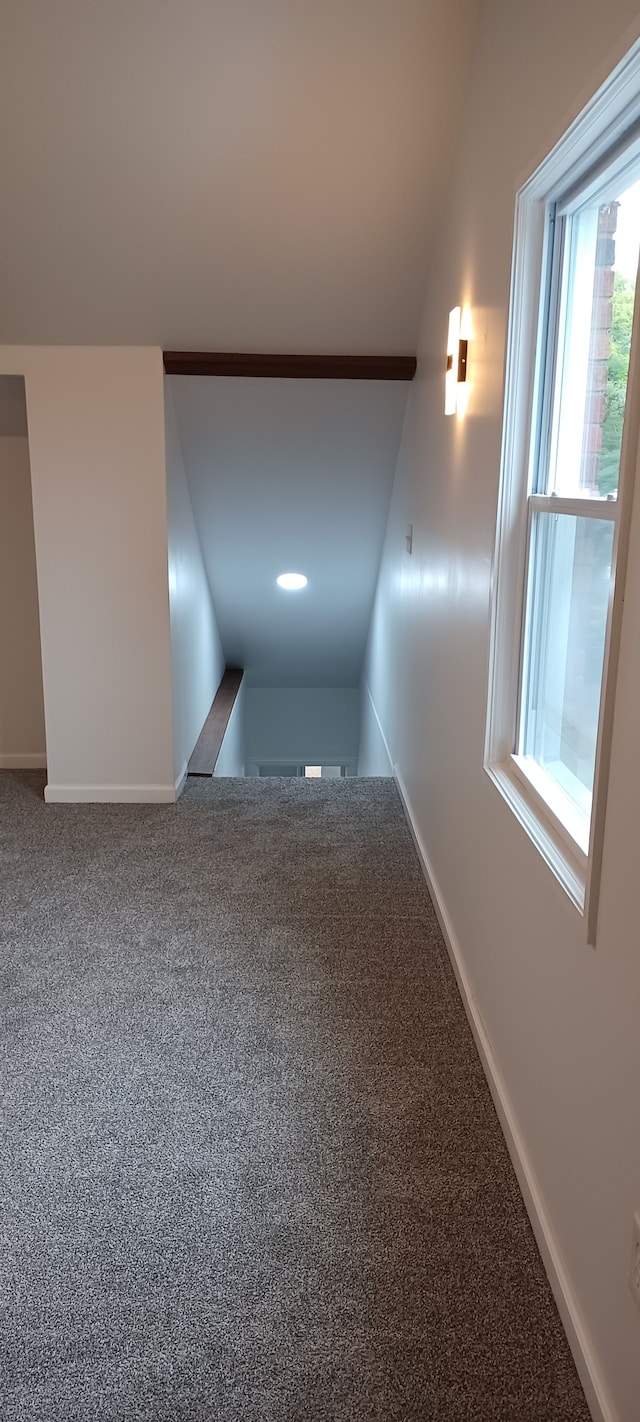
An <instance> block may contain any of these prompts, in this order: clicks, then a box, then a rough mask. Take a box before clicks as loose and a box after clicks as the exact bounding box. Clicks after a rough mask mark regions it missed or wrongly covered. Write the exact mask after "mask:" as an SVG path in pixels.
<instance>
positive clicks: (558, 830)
mask: <svg viewBox="0 0 640 1422" xmlns="http://www.w3.org/2000/svg"><path fill="white" fill-rule="evenodd" d="M521 759H523V758H521V757H516V756H513V755H510V756H508V757H507V759H506V760H504V761H502V762H500V763H499V764H494V765H487V766H486V767H485V769H486V771H487V774H488V776H489V778H490V779H491V780H492V781H493V783H494V785H495V786H496V789H497V790H499V792H500V794H501V795H502V797H503V799H504V800H506V802H507V804H508V806H509V809H510V810H512V812H513V814H514V815H515V817H516V819H517V820H518V821H519V823H520V824H521V825H522V828H523V829H524V830H525V832H526V833H527V834H528V836H529V838H530V839H531V840H532V841H533V843H534V844H535V846H536V849H537V850H538V852H539V853H540V854H541V855H542V858H543V859H544V861H545V863H546V864H548V866H549V868H550V869H551V871H552V873H553V874H555V877H556V879H557V880H558V881H559V883H560V884H561V885H562V887H563V889H564V890H565V893H566V894H567V895H568V896H569V898H570V899H571V902H572V904H574V906H575V907H576V908H577V909H578V911H579V913H581V914H583V913H584V908H585V896H586V883H587V867H588V861H587V856H586V854H585V853H584V851H583V849H582V848H581V847H580V845H579V844H577V843H576V841H575V840H574V839H573V837H572V836H571V834H570V833H569V832H568V830H567V829H566V828H565V826H563V825H562V824H561V822H560V820H559V819H557V817H556V816H555V815H554V814H553V812H552V811H551V810H550V808H549V806H548V804H547V803H546V801H545V800H544V799H543V797H542V795H541V794H539V792H538V790H537V789H536V788H535V786H534V784H533V782H532V779H531V778H530V776H529V775H528V774H527V773H526V771H525V769H523V767H522V766H521V765H520V764H519V763H518V762H519V760H521Z"/></svg>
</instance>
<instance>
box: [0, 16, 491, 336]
mask: <svg viewBox="0 0 640 1422" xmlns="http://www.w3.org/2000/svg"><path fill="white" fill-rule="evenodd" d="M473 9H474V0H91V2H90V0H4V3H3V4H2V23H1V26H0V28H1V42H0V173H1V177H2V224H1V231H0V342H4V343H14V342H18V343H19V342H23V343H36V344H40V343H44V344H48V343H54V344H55V343H60V344H65V343H76V342H77V343H80V344H116V345H117V344H154V345H161V346H164V347H165V348H167V347H170V348H176V347H183V348H184V347H186V348H189V347H191V348H196V347H200V348H204V349H217V350H250V351H276V352H277V351H301V352H303V351H308V352H329V353H332V354H335V353H340V352H345V353H350V354H366V353H372V354H392V353H405V352H406V353H409V354H410V353H412V352H414V351H415V345H416V338H417V330H418V320H419V312H420V305H421V301H422V297H423V289H424V283H425V272H426V262H427V254H428V245H429V238H430V234H431V232H432V231H433V228H434V224H435V223H436V222H437V217H438V199H439V193H440V179H441V177H442V175H443V171H444V165H445V163H446V161H447V156H448V152H449V141H450V134H451V122H452V120H453V119H454V118H455V105H456V97H457V93H458V92H459V86H460V84H461V83H462V82H463V79H464V75H465V69H466V60H467V54H468V47H469V35H470V22H471V15H472V11H473Z"/></svg>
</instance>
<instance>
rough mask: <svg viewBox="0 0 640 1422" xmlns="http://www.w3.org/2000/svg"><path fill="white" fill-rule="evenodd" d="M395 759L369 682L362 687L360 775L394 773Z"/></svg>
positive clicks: (359, 748)
mask: <svg viewBox="0 0 640 1422" xmlns="http://www.w3.org/2000/svg"><path fill="white" fill-rule="evenodd" d="M392 774H393V761H392V759H391V752H390V750H389V746H388V744H387V741H386V738H385V735H384V731H383V729H382V724H381V722H380V718H379V716H378V714H377V712H376V708H375V706H374V704H373V701H372V699H371V692H370V690H369V686H368V683H366V682H365V683H363V685H362V686H361V688H360V742H359V746H358V775H369V776H371V775H392Z"/></svg>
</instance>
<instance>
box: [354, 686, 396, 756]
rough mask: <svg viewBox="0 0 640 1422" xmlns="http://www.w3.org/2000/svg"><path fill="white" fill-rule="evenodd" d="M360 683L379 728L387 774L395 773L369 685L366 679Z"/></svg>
mask: <svg viewBox="0 0 640 1422" xmlns="http://www.w3.org/2000/svg"><path fill="white" fill-rule="evenodd" d="M362 685H363V688H364V690H365V691H366V693H367V696H368V698H369V705H370V707H371V710H372V712H373V716H374V720H375V723H376V726H377V727H378V730H379V732H380V739H381V741H382V745H383V748H384V753H385V755H386V757H387V760H388V762H389V774H390V775H394V774H395V771H394V767H393V756H392V754H391V751H390V750H389V742H388V741H387V738H386V736H385V733H384V731H383V729H382V721H381V720H380V717H379V715H378V712H377V710H376V704H375V701H374V699H373V696H372V695H371V687H370V686H369V683H368V681H363V683H362Z"/></svg>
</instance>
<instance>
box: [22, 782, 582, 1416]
mask: <svg viewBox="0 0 640 1422" xmlns="http://www.w3.org/2000/svg"><path fill="white" fill-rule="evenodd" d="M41 795H42V777H40V776H38V775H35V774H34V775H28V774H15V773H14V774H7V773H3V774H2V775H0V836H1V838H0V871H1V883H2V920H1V930H0V932H1V947H2V999H1V1004H2V1016H3V1024H2V1040H1V1046H0V1064H1V1076H2V1125H3V1137H2V1157H1V1162H0V1176H1V1179H0V1192H1V1218H0V1237H1V1245H2V1274H1V1280H0V1318H1V1326H2V1358H1V1368H0V1393H1V1399H0V1416H1V1418H2V1422H85V1419H86V1422H89V1420H90V1422H93V1419H99V1422H160V1419H163V1422H165V1419H166V1422H306V1419H314V1422H365V1419H366V1422H374V1419H375V1422H392V1419H402V1422H417V1419H420V1422H428V1420H429V1419H438V1422H463V1419H464V1422H507V1419H508V1422H569V1419H571V1422H587V1419H588V1412H587V1409H586V1405H585V1402H584V1398H583V1395H582V1392H581V1389H580V1385H579V1382H578V1379H577V1376H576V1373H575V1370H574V1367H573V1363H572V1360H571V1356H570V1353H569V1350H568V1347H567V1343H566V1340H565V1337H564V1335H563V1332H562V1328H561V1325H560V1321H559V1318H558V1315H557V1312H556V1309H555V1306H554V1304H553V1301H552V1298H551V1295H550V1291H549V1286H548V1283H547V1280H546V1277H545V1274H544V1272H543V1269H542V1265H541V1262H540V1259H539V1256H538V1253H537V1250H536V1246H535V1243H534V1240H533V1236H532V1233H531V1230H530V1226H529V1223H528V1220H527V1216H526V1214H525V1210H524V1206H523V1204H522V1200H521V1198H520V1195H519V1192H518V1188H517V1184H516V1181H515V1178H514V1175H513V1171H512V1168H511V1165H510V1162H509V1158H508V1155H507V1151H506V1148H505V1145H504V1141H503V1138H502V1136H501V1132H500V1129H499V1126H498V1122H497V1119H496V1116H495V1113H494V1110H493V1106H492V1102H491V1099H490V1096H489V1092H488V1090H487V1086H486V1084H485V1081H484V1077H483V1074H482V1070H481V1067H480V1064H479V1061H478V1058H477V1055H476V1052H475V1049H474V1045H473V1041H472V1038H471V1035H470V1032H469V1029H468V1026H467V1023H466V1019H465V1016H464V1012H463V1009H462V1006H461V1003H460V1000H459V997H458V994H457V990H456V986H455V982H454V979H453V976H452V972H451V969H450V966H449V963H448V959H447V956H446V952H445V949H444V946H443V943H442V939H441V935H440V932H439V929H438V926H437V922H436V919H435V916H434V912H433V909H432V906H431V904H430V901H429V898H428V895H427V892H426V889H425V885H424V881H423V878H422V875H421V872H420V868H419V865H418V861H417V859H416V855H415V852H414V849H413V845H412V842H411V839H410V836H409V833H408V830H407V827H406V824H405V821H404V818H403V814H402V809H401V806H400V802H399V800H398V797H397V794H396V790H395V787H394V785H393V783H392V782H391V781H384V780H355V781H319V780H317V781H310V782H294V781H284V780H280V781H268V780H264V781H224V780H222V781H213V782H206V781H202V780H200V781H192V782H189V784H188V788H187V790H186V792H185V795H184V797H183V799H182V800H181V801H180V804H179V805H178V806H177V807H173V806H172V807H155V806H45V805H44V804H43V803H42V799H41Z"/></svg>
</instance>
